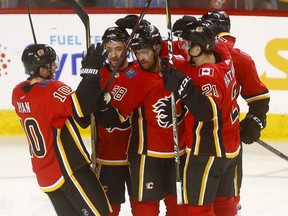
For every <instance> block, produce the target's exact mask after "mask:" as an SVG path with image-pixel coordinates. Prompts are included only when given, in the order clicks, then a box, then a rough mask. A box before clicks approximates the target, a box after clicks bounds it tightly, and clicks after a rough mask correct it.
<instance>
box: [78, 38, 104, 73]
mask: <svg viewBox="0 0 288 216" xmlns="http://www.w3.org/2000/svg"><path fill="white" fill-rule="evenodd" d="M106 58H107V54H106V53H105V52H104V49H103V46H102V45H101V43H97V45H95V44H91V46H90V47H89V48H88V50H87V53H83V59H82V61H81V63H82V68H81V70H80V76H82V77H89V78H93V77H94V78H96V77H97V78H98V77H99V78H100V73H99V70H100V69H101V68H102V67H103V65H104V63H105V60H106Z"/></svg>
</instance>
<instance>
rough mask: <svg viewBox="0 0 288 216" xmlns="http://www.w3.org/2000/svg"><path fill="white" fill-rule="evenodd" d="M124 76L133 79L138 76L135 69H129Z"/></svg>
mask: <svg viewBox="0 0 288 216" xmlns="http://www.w3.org/2000/svg"><path fill="white" fill-rule="evenodd" d="M124 74H125V75H126V76H127V77H128V78H132V77H133V76H135V75H136V74H137V72H136V71H135V70H133V69H129V70H127V71H125V72H124Z"/></svg>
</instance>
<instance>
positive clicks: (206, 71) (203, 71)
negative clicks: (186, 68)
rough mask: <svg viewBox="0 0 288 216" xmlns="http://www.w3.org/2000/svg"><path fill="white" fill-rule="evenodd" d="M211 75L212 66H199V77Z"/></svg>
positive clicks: (212, 72) (212, 73)
mask: <svg viewBox="0 0 288 216" xmlns="http://www.w3.org/2000/svg"><path fill="white" fill-rule="evenodd" d="M213 75H214V69H213V68H201V69H200V71H199V77H200V76H213Z"/></svg>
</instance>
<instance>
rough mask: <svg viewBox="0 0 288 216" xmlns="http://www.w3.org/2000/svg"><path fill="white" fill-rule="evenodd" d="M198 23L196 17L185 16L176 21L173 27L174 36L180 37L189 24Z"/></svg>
mask: <svg viewBox="0 0 288 216" xmlns="http://www.w3.org/2000/svg"><path fill="white" fill-rule="evenodd" d="M193 22H197V19H196V17H194V16H183V17H182V18H180V19H178V20H176V21H175V23H174V24H173V27H172V32H173V35H174V36H176V37H178V35H179V34H181V33H182V32H183V30H184V29H185V28H186V26H187V24H190V23H193Z"/></svg>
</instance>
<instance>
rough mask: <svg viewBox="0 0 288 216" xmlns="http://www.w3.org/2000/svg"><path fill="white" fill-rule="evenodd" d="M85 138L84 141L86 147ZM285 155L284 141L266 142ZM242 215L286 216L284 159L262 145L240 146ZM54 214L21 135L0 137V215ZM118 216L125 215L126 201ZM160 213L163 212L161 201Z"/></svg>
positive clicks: (286, 168)
mask: <svg viewBox="0 0 288 216" xmlns="http://www.w3.org/2000/svg"><path fill="white" fill-rule="evenodd" d="M89 140H90V139H89V138H87V139H86V138H85V143H86V144H87V146H88V148H89ZM268 143H269V144H270V145H271V146H273V147H274V148H276V149H278V150H279V151H281V152H282V153H283V154H285V155H288V143H281V142H268ZM243 161H244V178H243V185H242V191H241V195H242V199H241V203H242V215H243V216H286V215H288V161H285V160H283V159H282V158H280V157H278V156H277V155H275V154H273V153H271V152H270V151H268V150H267V149H265V148H263V147H262V146H260V145H258V144H257V143H254V144H252V145H244V154H243ZM19 215H21V216H56V213H55V211H54V209H53V206H52V205H51V203H50V201H49V199H48V197H47V195H46V194H44V193H43V192H42V191H40V189H39V188H38V185H37V181H36V178H35V176H34V174H33V172H32V170H31V164H30V157H29V152H28V148H27V141H26V139H25V137H0V216H19ZM120 215H121V216H129V215H131V214H130V210H129V205H128V203H125V204H123V205H122V210H121V214H120ZM160 215H161V216H164V215H165V207H164V205H163V204H162V203H161V206H160Z"/></svg>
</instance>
